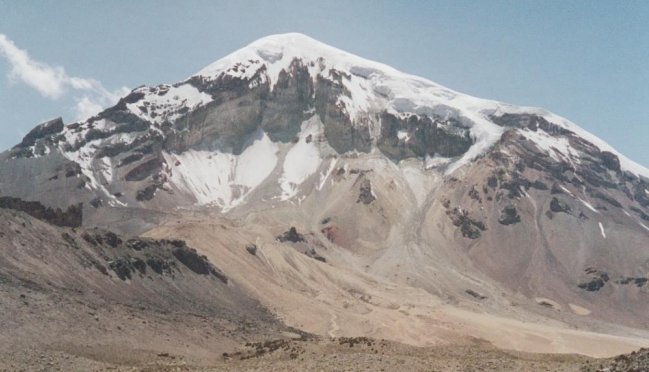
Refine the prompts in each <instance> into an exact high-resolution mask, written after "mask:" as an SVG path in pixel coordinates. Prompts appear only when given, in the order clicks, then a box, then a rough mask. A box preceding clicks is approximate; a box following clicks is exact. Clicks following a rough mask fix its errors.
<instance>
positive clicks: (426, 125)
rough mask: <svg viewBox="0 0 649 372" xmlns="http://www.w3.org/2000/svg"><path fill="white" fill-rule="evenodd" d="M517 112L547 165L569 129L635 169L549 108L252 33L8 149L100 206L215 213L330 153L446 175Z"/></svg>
mask: <svg viewBox="0 0 649 372" xmlns="http://www.w3.org/2000/svg"><path fill="white" fill-rule="evenodd" d="M519 116H527V117H531V118H534V119H533V120H543V121H544V122H547V123H548V124H550V125H551V126H552V127H556V128H560V129H561V130H564V131H565V132H566V133H567V132H571V133H570V136H563V137H560V138H557V137H556V136H555V135H554V133H552V132H547V131H545V130H543V128H542V130H541V131H532V130H529V129H520V131H521V133H522V135H523V136H525V137H526V138H527V139H528V140H530V141H531V142H534V143H535V144H537V145H538V146H540V147H541V148H542V149H543V150H544V151H546V152H548V153H549V154H550V155H551V156H552V157H553V158H554V159H557V160H562V159H564V160H568V161H570V162H578V161H579V154H580V151H579V150H578V149H576V148H574V147H573V146H571V144H570V137H571V136H574V137H579V138H582V139H584V140H586V141H588V142H590V143H591V144H593V145H594V146H596V147H598V148H599V149H600V150H601V151H608V152H611V153H612V154H614V155H615V156H616V157H617V158H618V159H620V162H621V167H622V169H623V170H628V171H630V172H631V173H632V174H635V175H638V174H642V175H644V176H647V175H649V171H647V170H646V169H644V168H642V167H641V166H639V165H637V164H635V163H633V162H632V161H630V160H628V159H626V158H625V157H623V156H621V155H620V154H618V153H616V152H615V151H614V150H613V149H611V148H610V146H608V145H606V144H605V143H604V142H603V141H601V140H599V139H597V138H595V137H594V136H592V135H589V134H588V133H586V132H585V131H583V130H581V129H580V128H579V127H577V126H576V125H574V124H572V123H570V122H569V121H567V120H565V119H563V118H560V117H558V116H556V115H554V114H551V113H549V112H546V111H544V110H541V109H535V108H526V107H517V106H513V105H509V104H504V103H500V102H495V101H490V100H484V99H479V98H475V97H471V96H467V95H464V94H461V93H457V92H455V91H452V90H450V89H448V88H445V87H442V86H440V85H438V84H435V83H433V82H431V81H428V80H426V79H423V78H419V77H416V76H412V75H408V74H405V73H402V72H400V71H397V70H395V69H393V68H391V67H389V66H386V65H383V64H380V63H376V62H372V61H369V60H365V59H363V58H360V57H357V56H354V55H352V54H349V53H346V52H343V51H341V50H338V49H335V48H333V47H330V46H328V45H325V44H322V43H320V42H318V41H316V40H313V39H311V38H309V37H307V36H304V35H301V34H283V35H274V36H269V37H265V38H263V39H260V40H258V41H255V42H254V43H252V44H250V45H248V46H246V47H245V48H243V49H240V50H238V51H236V52H234V53H232V54H230V55H229V56H227V57H225V58H223V59H220V60H218V61H217V62H214V63H213V64H211V65H209V66H207V67H206V68H204V69H203V70H201V71H199V72H198V73H197V74H195V75H193V76H191V77H189V78H188V79H187V80H185V81H183V82H181V83H177V84H174V85H160V86H157V87H140V88H137V89H135V90H133V91H132V92H131V93H130V94H129V95H128V96H126V97H125V98H123V99H122V100H121V101H120V102H119V103H118V104H117V105H116V106H115V107H113V108H110V109H108V110H106V111H104V112H102V113H101V114H99V115H98V116H96V117H93V118H91V119H89V120H88V121H86V122H83V123H75V124H72V125H69V126H63V125H62V123H61V122H60V121H57V120H55V121H52V122H49V123H45V124H43V125H41V126H39V127H37V128H36V129H35V130H34V131H32V132H31V133H30V134H29V135H27V137H26V138H25V140H24V141H23V142H22V143H21V144H20V145H18V146H17V147H16V148H14V149H13V150H12V152H11V154H10V155H9V157H10V158H12V159H16V158H32V157H35V158H38V157H41V156H44V155H50V154H56V155H57V156H58V155H60V156H62V157H64V158H66V159H67V160H69V161H70V163H69V164H70V165H68V166H71V167H75V168H78V176H79V177H80V178H81V181H80V182H85V185H84V186H83V188H85V189H87V190H88V191H89V192H90V193H92V194H93V195H96V197H97V198H99V199H98V200H99V201H101V202H102V203H103V204H107V205H109V206H136V205H140V204H142V203H144V204H147V201H149V200H151V199H152V198H153V197H154V195H156V194H157V193H158V192H159V190H166V191H167V192H175V193H176V194H177V196H180V197H181V200H183V202H181V203H177V204H180V205H191V204H194V203H197V204H212V205H216V206H219V207H222V208H224V209H225V210H227V209H229V208H231V207H233V206H235V205H237V204H239V203H241V202H243V201H244V200H245V198H246V195H248V194H249V193H250V192H252V191H253V190H255V189H256V188H257V187H258V186H259V185H260V184H261V183H262V182H263V181H264V180H266V179H267V178H268V177H269V175H270V174H271V173H272V172H273V171H274V170H276V169H277V171H278V173H279V177H277V181H278V186H279V187H278V188H277V190H276V191H277V196H279V197H280V198H282V199H288V198H291V197H293V196H295V195H297V193H298V190H299V186H300V184H301V183H302V182H304V180H306V179H307V178H308V177H310V176H312V175H313V174H315V173H316V171H317V170H318V169H319V168H320V167H321V163H322V162H323V161H325V158H326V157H327V156H331V155H337V154H349V153H352V152H356V153H371V152H373V151H378V152H381V153H383V154H384V155H385V156H387V157H389V158H391V159H392V160H393V161H395V162H398V161H400V160H402V159H406V158H419V159H421V160H422V161H424V162H426V164H428V167H436V166H439V165H443V166H444V167H443V169H444V172H445V173H446V174H451V173H453V172H454V171H455V170H457V169H458V168H461V167H462V166H463V165H465V164H467V162H469V161H471V160H472V159H475V158H476V157H477V156H481V155H484V154H485V153H486V152H487V151H488V150H489V149H490V148H492V147H493V145H494V144H495V143H496V142H497V141H498V140H500V138H501V136H502V134H503V133H504V131H505V129H506V127H507V123H505V122H504V121H505V119H507V118H517V117H519ZM502 118H505V119H502ZM307 141H308V142H307ZM278 162H282V164H278ZM124 181H125V182H129V183H135V184H138V185H139V188H138V189H137V190H132V191H131V192H130V193H128V192H124V190H128V189H132V187H128V186H127V185H126V184H125V183H124ZM122 188H123V189H124V190H122ZM133 191H134V192H133ZM163 192H164V191H163ZM115 194H119V195H121V196H116V195H115ZM99 201H97V202H99ZM172 204H175V203H172Z"/></svg>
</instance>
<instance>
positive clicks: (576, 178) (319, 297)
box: [0, 33, 649, 354]
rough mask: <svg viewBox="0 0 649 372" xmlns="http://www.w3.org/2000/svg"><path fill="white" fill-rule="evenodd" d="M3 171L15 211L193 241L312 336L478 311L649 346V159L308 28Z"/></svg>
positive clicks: (474, 325)
mask: <svg viewBox="0 0 649 372" xmlns="http://www.w3.org/2000/svg"><path fill="white" fill-rule="evenodd" d="M0 174H2V175H3V177H2V179H0V197H1V199H0V201H1V202H2V205H3V206H8V207H11V208H14V209H21V210H24V211H27V212H28V213H31V214H32V215H34V216H37V217H39V218H44V217H47V218H48V219H49V220H51V221H54V222H55V223H57V224H59V225H65V226H80V225H81V226H83V227H102V228H108V229H112V230H116V231H119V232H121V233H128V234H142V233H146V234H147V235H148V236H151V237H155V238H165V239H166V238H176V237H178V238H182V239H185V240H187V241H188V243H189V244H190V245H191V246H192V247H195V248H196V249H197V250H199V251H200V252H201V253H202V254H205V255H206V256H208V257H209V259H210V261H211V262H214V264H215V265H216V266H217V267H219V268H222V270H223V272H224V275H226V276H227V277H228V278H231V279H232V281H233V282H234V283H237V285H240V286H242V287H244V288H246V289H247V290H248V291H249V292H250V293H253V294H254V295H255V296H256V298H255V300H259V301H260V302H261V303H263V304H265V305H268V306H269V307H270V308H273V309H275V311H276V313H277V315H280V317H281V318H282V319H284V320H286V322H287V323H288V324H289V325H291V326H294V327H297V328H300V329H303V330H305V331H307V332H312V333H316V334H329V335H332V334H334V335H336V336H340V335H347V334H345V332H346V331H345V329H347V330H348V331H347V332H349V333H350V334H352V333H353V334H354V335H358V334H364V335H371V336H373V337H380V338H390V339H392V340H396V341H400V342H406V343H413V344H418V345H424V344H428V343H432V342H436V341H435V340H439V337H440V336H439V335H440V334H446V333H444V332H448V334H454V335H455V334H456V333H457V332H460V331H451V330H449V329H446V330H442V329H441V328H440V326H439V324H445V323H444V322H450V323H453V322H458V324H465V323H466V322H468V323H466V324H469V325H467V326H466V327H467V329H468V331H467V332H468V333H470V332H472V331H475V332H476V334H478V335H479V337H484V338H487V339H489V340H491V341H492V342H494V343H496V344H497V345H498V346H502V347H513V348H517V349H521V350H530V349H532V348H533V347H534V345H536V346H538V345H537V344H536V343H534V342H533V341H531V339H532V338H533V337H530V338H524V340H522V341H521V342H520V343H516V344H515V345H514V344H509V343H508V342H509V341H507V340H504V339H502V337H497V336H496V333H497V331H498V329H497V328H498V327H496V326H494V325H493V324H499V323H498V322H497V321H495V320H494V321H493V322H492V321H488V322H487V323H488V324H490V325H489V326H485V325H484V324H483V323H481V322H480V321H477V320H476V318H475V317H473V316H472V315H467V314H468V313H464V312H461V311H459V310H458V311H459V312H453V311H455V310H457V309H463V310H462V311H465V310H466V311H478V312H479V313H480V314H489V316H493V317H496V318H497V319H500V320H499V321H501V320H502V321H503V322H506V323H507V324H510V323H509V322H522V323H521V324H523V323H525V322H530V321H536V320H539V319H541V320H539V321H542V322H545V323H544V324H546V325H547V324H549V325H548V327H550V325H551V326H552V327H555V326H556V327H558V328H557V329H560V330H557V329H554V328H552V330H551V331H548V333H543V332H545V331H543V332H541V331H538V332H540V333H538V334H537V336H538V337H541V338H543V337H546V336H548V334H552V335H555V336H556V337H560V338H561V337H563V338H562V340H563V341H565V342H563V341H562V342H557V343H549V344H544V345H545V346H543V347H546V348H547V350H546V349H544V351H561V352H584V353H591V354H596V352H593V351H592V350H590V349H588V350H585V349H579V347H578V346H566V345H569V344H570V345H572V344H573V342H571V341H567V340H569V339H570V337H569V336H568V335H569V334H570V332H567V331H566V330H565V329H564V328H561V327H563V325H565V324H571V325H578V326H579V327H583V328H584V329H588V330H597V331H601V332H606V333H612V334H624V335H625V336H628V335H634V336H637V337H638V338H639V340H640V341H638V340H635V339H634V340H632V341H628V340H627V341H628V342H630V344H633V345H637V344H638V343H640V344H643V343H644V342H645V341H644V340H646V339H649V338H647V334H648V333H647V331H648V330H647V324H646V308H647V306H649V297H648V296H647V294H648V292H647V291H648V290H649V284H647V282H648V280H649V251H648V250H647V249H646V248H647V246H648V242H649V170H647V169H646V168H644V167H642V166H640V165H638V164H636V163H634V162H633V161H631V160H629V159H627V158H626V157H624V156H622V155H621V154H620V153H618V152H617V151H615V150H614V149H613V148H611V146H609V145H607V144H606V143H605V142H604V141H602V140H600V139H598V138H597V137H595V136H593V135H592V134H589V133H588V132H586V131H585V130H583V129H582V128H580V127H578V126H577V125H575V124H573V123H571V122H570V121H568V120H566V119H564V118H562V117H560V116H557V115H555V114H552V113H550V112H548V111H546V110H543V109H539V108H531V107H520V106H515V105H511V104H506V103H501V102H496V101H492V100H485V99H480V98H476V97H472V96H468V95H464V94H461V93H458V92H455V91H453V90H451V89H448V88H445V87H443V86H440V85H439V84H436V83H433V82H431V81H429V80H426V79H424V78H420V77H416V76H412V75H408V74H406V73H402V72H400V71H397V70H395V69H393V68H391V67H389V66H386V65H383V64H380V63H377V62H372V61H369V60H366V59H363V58H360V57H357V56H354V55H352V54H349V53H346V52H344V51H341V50H338V49H336V48H333V47H330V46H328V45H325V44H323V43H320V42H318V41H316V40H313V39H311V38H309V37H307V36H304V35H301V34H294V33H292V34H283V35H273V36H268V37H265V38H262V39H260V40H257V41H255V42H253V43H252V44H250V45H248V46H246V47H244V48H242V49H240V50H238V51H235V52H234V53H232V54H230V55H228V56H226V57H225V58H223V59H220V60H218V61H216V62H214V63H212V64H211V65H209V66H207V67H205V68H204V69H202V70H201V71H199V72H198V73H196V74H195V75H192V76H190V77H189V78H187V79H186V80H184V81H182V82H178V83H175V84H162V85H158V86H154V87H147V86H143V87H139V88H136V89H134V90H133V91H131V92H130V93H129V94H128V95H127V96H125V97H123V98H122V99H121V100H120V101H119V102H118V103H117V104H116V105H115V106H114V107H111V108H108V109H106V110H104V111H103V112H101V113H99V114H98V115H97V116H95V117H92V118H90V119H88V120H87V121H84V122H78V123H72V124H69V125H65V124H64V123H63V121H62V120H60V119H55V120H52V121H48V122H46V123H43V124H41V125H39V126H37V127H36V128H34V129H33V130H32V131H31V132H30V133H28V134H27V135H26V136H25V138H24V139H23V141H22V142H21V143H20V144H18V145H16V146H15V147H14V148H13V149H11V150H10V151H7V152H5V153H3V154H1V155H0ZM213 221H219V224H215V223H214V222H213ZM253 243H254V244H253ZM245 246H247V247H248V248H247V249H243V247H245ZM117 280H119V279H117ZM404 303H407V304H408V305H407V306H406V305H404ZM434 304H436V305H434ZM444 304H445V305H444ZM446 305H448V306H451V307H452V308H453V309H455V310H453V311H449V312H448V314H447V315H448V317H446V318H443V319H441V318H436V317H437V316H439V313H438V310H439V309H441V308H444V306H446ZM395 306H396V307H395ZM396 309H400V310H399V311H395V310H396ZM440 311H442V313H444V311H446V310H440ZM359 313H362V314H367V317H366V318H363V317H359V316H358V314H359ZM431 314H433V315H431ZM435 314H438V315H435ZM444 314H446V313H444ZM458 314H464V315H458ZM445 316H446V315H445ZM460 318H461V319H460ZM490 319H491V318H490ZM503 319H507V320H506V321H505V320H503ZM492 320H493V319H492ZM556 320H559V321H560V322H559V323H557V322H555V321H556ZM343 324H344V325H345V326H344V327H343V326H342V325H343ZM431 324H434V326H432V325H431ZM453 324H455V323H453ZM512 324H513V323H512ZM516 324H517V325H516V326H514V325H512V327H513V328H512V329H517V330H518V331H516V332H519V333H517V334H526V333H525V332H532V331H531V330H530V329H531V328H529V327H528V326H529V324H527V323H525V324H524V325H521V324H519V323H516ZM338 325H341V326H338ZM510 325H511V324H510ZM429 326H430V327H433V328H434V329H435V330H436V332H441V333H435V332H432V333H426V332H424V331H422V330H427V329H428V328H427V327H429ZM519 326H520V328H516V327H519ZM622 326H624V327H629V328H620V327H622ZM404 327H405V328H404ZM463 327H464V326H463ZM490 327H491V328H490ZM397 329H398V330H399V331H398V332H397V333H395V332H396V330H397ZM621 329H624V330H625V331H621ZM512 332H514V331H512ZM534 332H536V331H534ZM460 333H461V332H460ZM463 335H464V336H466V334H463ZM472 335H473V334H472ZM557 335H561V336H557ZM602 340H605V339H602ZM600 341H601V340H600ZM600 341H598V342H600ZM627 341H625V342H627ZM548 345H549V346H548ZM625 345H627V346H628V344H625ZM598 350H601V349H598ZM619 350H627V349H626V348H625V347H621V348H620V349H619Z"/></svg>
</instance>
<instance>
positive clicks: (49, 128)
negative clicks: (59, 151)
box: [19, 117, 65, 147]
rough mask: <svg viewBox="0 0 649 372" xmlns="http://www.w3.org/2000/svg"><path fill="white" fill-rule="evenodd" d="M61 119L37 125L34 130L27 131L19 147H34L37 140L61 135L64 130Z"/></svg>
mask: <svg viewBox="0 0 649 372" xmlns="http://www.w3.org/2000/svg"><path fill="white" fill-rule="evenodd" d="M64 127H65V126H64V124H63V119H61V118H60V117H59V118H56V119H54V120H50V121H46V122H45V123H42V124H39V125H37V126H36V127H35V128H34V129H32V130H31V131H29V133H27V135H26V136H25V137H24V138H23V140H22V142H21V143H20V145H19V146H22V147H27V146H34V145H35V144H36V140H37V139H41V138H45V137H47V136H51V135H54V134H57V133H61V131H63V128H64Z"/></svg>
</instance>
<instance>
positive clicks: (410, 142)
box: [377, 112, 474, 162]
mask: <svg viewBox="0 0 649 372" xmlns="http://www.w3.org/2000/svg"><path fill="white" fill-rule="evenodd" d="M380 120H381V137H380V138H379V140H378V142H377V146H378V148H379V149H380V150H381V151H382V152H383V153H384V154H385V155H386V156H387V157H389V158H390V159H392V160H394V161H397V162H398V161H399V160H402V159H406V158H411V157H420V158H421V157H425V156H426V155H430V156H433V155H435V154H438V155H440V156H444V157H455V156H459V155H461V154H464V153H465V152H466V151H467V150H468V149H469V147H471V145H473V143H474V141H473V139H472V138H471V136H470V131H469V130H468V128H465V127H463V126H462V125H461V124H460V123H459V122H458V121H457V120H454V119H445V120H444V119H442V118H437V117H435V118H432V119H431V118H430V117H428V116H419V115H414V114H413V115H410V116H408V117H407V118H400V117H397V116H395V115H392V114H390V113H388V112H383V113H381V116H380ZM399 132H401V133H402V134H403V136H405V138H403V137H402V138H399V137H400V135H399Z"/></svg>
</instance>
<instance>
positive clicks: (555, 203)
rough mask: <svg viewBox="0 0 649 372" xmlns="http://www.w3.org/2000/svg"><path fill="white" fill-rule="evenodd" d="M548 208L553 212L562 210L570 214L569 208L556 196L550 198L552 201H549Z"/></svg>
mask: <svg viewBox="0 0 649 372" xmlns="http://www.w3.org/2000/svg"><path fill="white" fill-rule="evenodd" d="M550 210H551V211H552V212H555V213H559V212H563V213H567V214H570V211H571V208H570V206H569V205H568V204H566V203H565V202H563V201H561V200H559V199H557V198H552V201H551V202H550Z"/></svg>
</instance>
